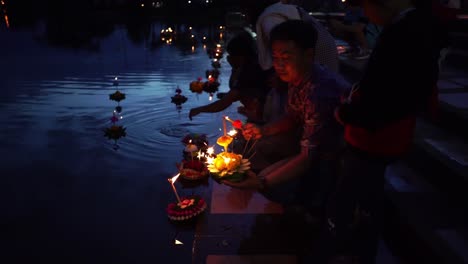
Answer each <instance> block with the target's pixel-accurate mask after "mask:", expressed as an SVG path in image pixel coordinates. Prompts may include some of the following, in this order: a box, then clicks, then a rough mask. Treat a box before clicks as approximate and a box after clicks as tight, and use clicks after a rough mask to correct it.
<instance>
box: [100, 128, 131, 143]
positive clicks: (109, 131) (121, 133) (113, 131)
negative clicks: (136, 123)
mask: <svg viewBox="0 0 468 264" xmlns="http://www.w3.org/2000/svg"><path fill="white" fill-rule="evenodd" d="M125 130H126V128H125V127H123V126H117V125H112V126H111V127H107V128H105V129H104V136H106V137H107V138H108V139H113V140H116V141H117V140H119V139H120V138H122V137H125V136H126V135H127V132H126V131H125Z"/></svg>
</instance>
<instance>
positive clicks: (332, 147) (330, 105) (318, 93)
mask: <svg viewBox="0 0 468 264" xmlns="http://www.w3.org/2000/svg"><path fill="white" fill-rule="evenodd" d="M350 89H351V85H350V84H349V83H348V82H347V81H345V80H344V79H343V78H342V77H341V76H339V75H338V74H336V73H334V72H332V71H330V70H328V69H326V68H324V67H323V66H320V65H318V64H314V66H313V68H312V70H311V72H309V73H308V74H307V75H306V77H305V78H304V80H303V81H302V82H301V83H300V84H299V85H296V86H295V85H292V84H290V85H289V89H288V103H287V105H286V112H287V113H288V114H289V115H290V116H292V117H293V118H294V119H295V121H296V122H298V123H299V124H301V125H302V129H303V132H302V138H301V146H302V147H303V148H307V149H308V150H309V157H314V156H316V155H317V154H318V155H321V154H327V153H332V152H334V151H336V150H337V148H338V147H339V146H340V142H341V139H342V127H341V126H340V125H339V124H338V123H337V122H336V121H335V118H334V110H335V108H336V107H337V106H338V105H339V104H340V97H341V95H343V94H344V93H345V92H346V91H348V90H350Z"/></svg>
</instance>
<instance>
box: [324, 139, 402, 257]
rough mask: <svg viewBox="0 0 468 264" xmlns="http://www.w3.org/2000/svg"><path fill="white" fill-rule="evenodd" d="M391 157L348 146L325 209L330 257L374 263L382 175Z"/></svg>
mask: <svg viewBox="0 0 468 264" xmlns="http://www.w3.org/2000/svg"><path fill="white" fill-rule="evenodd" d="M392 160H393V159H392V158H389V157H382V156H375V155H371V154H368V153H365V152H362V151H360V150H358V149H355V148H353V147H351V146H347V147H346V149H345V150H344V152H343V153H342V156H341V164H340V171H339V177H338V181H337V185H336V188H335V191H334V192H333V193H332V196H331V197H330V200H329V204H328V206H327V223H326V226H327V230H326V231H327V234H328V238H329V239H330V240H329V241H330V244H329V245H330V249H331V252H330V253H331V254H332V255H353V256H357V257H358V258H359V259H360V261H361V263H375V257H376V255H377V246H378V239H379V233H380V232H379V231H380V227H381V224H382V213H383V212H382V211H383V196H384V190H383V188H384V175H385V169H386V167H387V165H388V164H389V163H390V162H391V161H392Z"/></svg>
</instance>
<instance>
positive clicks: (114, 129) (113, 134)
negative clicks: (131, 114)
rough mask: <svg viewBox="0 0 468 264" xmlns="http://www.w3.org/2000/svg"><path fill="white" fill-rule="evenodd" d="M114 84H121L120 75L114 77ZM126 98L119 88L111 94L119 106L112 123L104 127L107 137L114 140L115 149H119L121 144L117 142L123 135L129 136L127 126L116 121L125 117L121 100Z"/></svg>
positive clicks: (113, 115) (113, 113)
mask: <svg viewBox="0 0 468 264" xmlns="http://www.w3.org/2000/svg"><path fill="white" fill-rule="evenodd" d="M113 85H114V86H116V87H117V86H119V80H118V77H115V78H114V81H113ZM125 98H126V95H125V93H122V92H120V91H119V90H117V91H115V92H114V93H111V94H109V99H110V100H112V101H115V102H117V106H116V107H115V109H114V111H113V112H112V117H111V118H110V121H111V123H112V125H111V126H110V127H106V128H105V129H104V136H105V137H107V138H108V139H111V140H114V146H113V148H114V150H118V149H119V145H118V144H117V141H118V140H119V139H121V138H122V137H125V136H127V131H126V130H127V128H125V127H124V126H119V125H116V123H117V122H118V121H119V120H121V119H122V118H123V116H122V106H120V102H121V101H122V100H125Z"/></svg>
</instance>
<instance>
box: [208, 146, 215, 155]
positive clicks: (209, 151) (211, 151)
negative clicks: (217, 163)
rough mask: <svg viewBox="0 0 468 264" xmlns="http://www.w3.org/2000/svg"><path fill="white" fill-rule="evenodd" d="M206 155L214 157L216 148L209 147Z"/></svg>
mask: <svg viewBox="0 0 468 264" xmlns="http://www.w3.org/2000/svg"><path fill="white" fill-rule="evenodd" d="M206 153H208V154H209V155H212V154H213V153H214V148H213V147H209V148H208V149H207V150H206Z"/></svg>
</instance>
